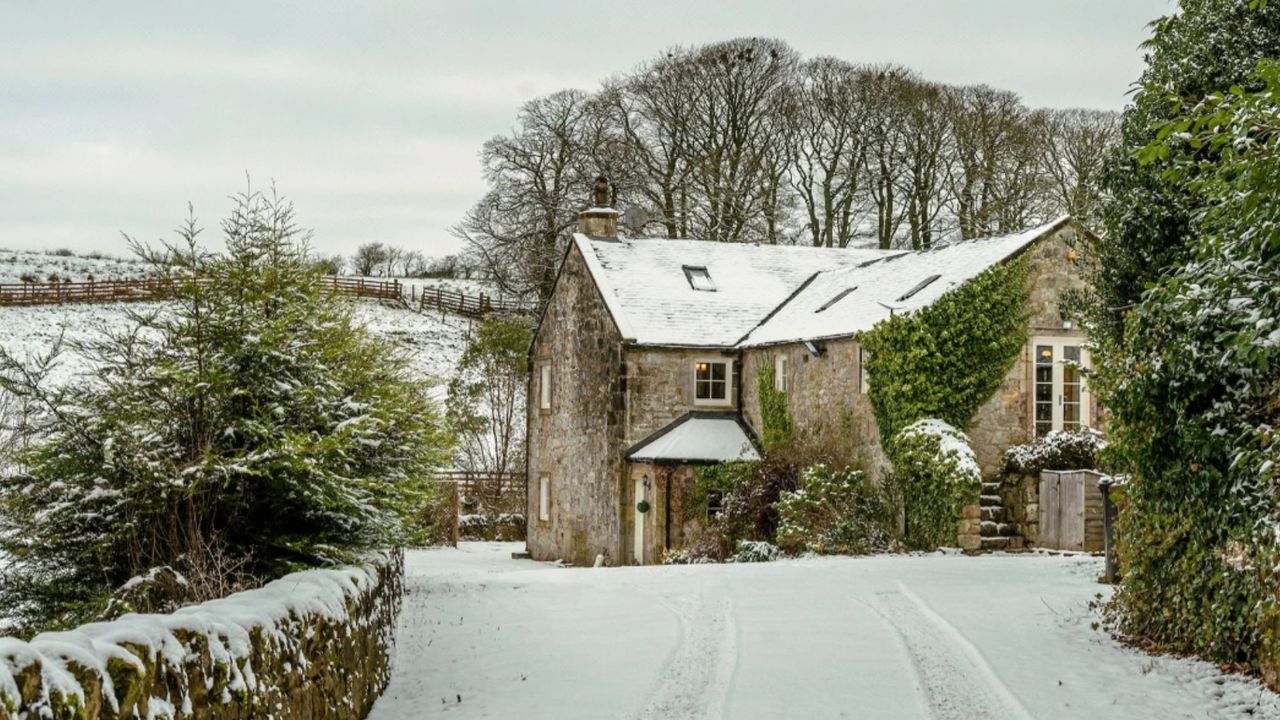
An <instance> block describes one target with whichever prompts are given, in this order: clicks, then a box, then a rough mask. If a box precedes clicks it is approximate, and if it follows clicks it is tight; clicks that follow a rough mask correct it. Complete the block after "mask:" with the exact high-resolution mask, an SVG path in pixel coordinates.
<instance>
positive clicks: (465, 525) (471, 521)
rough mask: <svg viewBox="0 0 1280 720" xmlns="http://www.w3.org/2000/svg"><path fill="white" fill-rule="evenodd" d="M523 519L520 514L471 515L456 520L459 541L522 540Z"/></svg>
mask: <svg viewBox="0 0 1280 720" xmlns="http://www.w3.org/2000/svg"><path fill="white" fill-rule="evenodd" d="M524 536H525V519H524V515H523V514H522V513H473V514H470V515H462V516H460V517H459V518H458V538H459V539H461V540H499V541H514V540H523V539H524Z"/></svg>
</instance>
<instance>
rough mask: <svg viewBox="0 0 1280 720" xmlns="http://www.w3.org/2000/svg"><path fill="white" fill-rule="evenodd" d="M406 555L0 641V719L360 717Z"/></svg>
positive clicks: (388, 637)
mask: <svg viewBox="0 0 1280 720" xmlns="http://www.w3.org/2000/svg"><path fill="white" fill-rule="evenodd" d="M403 582H404V555H403V554H402V553H401V552H399V551H396V552H392V553H388V554H386V555H384V556H380V557H378V558H374V559H371V560H370V561H369V563H368V564H366V565H364V566H361V567H350V568H342V569H333V570H308V571H305V572H297V573H293V574H291V575H286V576H284V577H282V578H280V579H279V580H275V581H273V582H271V583H268V584H267V585H264V586H263V587H261V588H259V589H256V590H249V591H246V592H242V593H236V594H235V595H231V596H229V597H226V598H223V599H220V600H213V601H210V602H206V603H202V604H200V605H193V606H190V607H185V608H182V609H181V610H178V611H177V612H175V613H172V614H169V615H125V616H124V617H121V618H120V619H118V620H113V621H110V622H101V623H91V624H88V625H84V626H81V627H79V628H76V629H75V630H69V631H66V632H49V633H42V634H40V635H37V636H36V637H35V638H33V639H32V640H31V641H30V642H23V641H21V640H18V639H15V638H2V639H0V720H17V719H18V718H27V717H31V718H35V717H40V718H56V719H61V718H68V719H70V718H83V719H85V720H98V719H99V718H102V719H112V718H126V717H127V718H199V719H201V720H206V719H208V720H224V719H225V720H230V719H233V718H234V719H236V720H240V719H248V718H273V719H275V720H313V719H314V720H320V719H324V720H328V719H332V720H359V719H360V718H363V717H365V715H366V714H368V712H369V709H370V708H371V707H372V706H373V703H374V701H375V700H377V698H378V695H379V694H380V693H381V692H382V690H383V689H384V688H385V687H386V684H387V680H388V679H389V678H390V660H391V658H390V653H391V647H392V643H393V642H394V633H395V626H396V615H397V614H398V613H399V610H400V596H401V591H402V589H403Z"/></svg>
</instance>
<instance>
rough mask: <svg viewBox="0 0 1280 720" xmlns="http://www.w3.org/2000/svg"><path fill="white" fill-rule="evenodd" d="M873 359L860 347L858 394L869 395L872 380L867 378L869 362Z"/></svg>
mask: <svg viewBox="0 0 1280 720" xmlns="http://www.w3.org/2000/svg"><path fill="white" fill-rule="evenodd" d="M870 359H871V353H869V352H867V351H866V350H863V349H862V347H861V346H859V347H858V392H860V393H862V394H863V395H866V394H867V390H868V389H870V387H871V382H870V378H869V377H868V376H867V361H868V360H870Z"/></svg>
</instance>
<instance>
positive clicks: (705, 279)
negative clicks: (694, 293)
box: [684, 265, 716, 292]
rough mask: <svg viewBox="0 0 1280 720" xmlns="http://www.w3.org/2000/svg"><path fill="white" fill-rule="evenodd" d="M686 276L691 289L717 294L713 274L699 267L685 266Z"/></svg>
mask: <svg viewBox="0 0 1280 720" xmlns="http://www.w3.org/2000/svg"><path fill="white" fill-rule="evenodd" d="M684 276H685V278H687V279H688V280H689V287H691V288H693V289H694V290H706V291H708V292H715V289H716V284H715V283H714V282H711V273H709V272H707V269H706V268H705V267H702V266H699V265H685V266H684Z"/></svg>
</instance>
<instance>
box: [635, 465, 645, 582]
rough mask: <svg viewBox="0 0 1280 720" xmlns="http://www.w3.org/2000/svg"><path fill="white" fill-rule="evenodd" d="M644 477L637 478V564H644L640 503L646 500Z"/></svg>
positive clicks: (642, 517) (642, 514) (642, 515)
mask: <svg viewBox="0 0 1280 720" xmlns="http://www.w3.org/2000/svg"><path fill="white" fill-rule="evenodd" d="M646 499H647V498H646V495H645V487H644V478H636V493H635V501H636V504H635V506H634V510H635V516H636V526H635V532H634V533H633V534H634V535H635V548H634V552H635V558H636V564H637V565H643V564H644V515H645V514H644V513H642V512H640V503H642V502H644V501H645V500H646Z"/></svg>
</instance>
